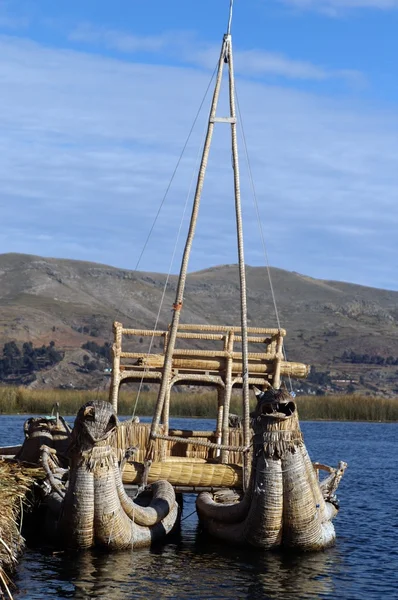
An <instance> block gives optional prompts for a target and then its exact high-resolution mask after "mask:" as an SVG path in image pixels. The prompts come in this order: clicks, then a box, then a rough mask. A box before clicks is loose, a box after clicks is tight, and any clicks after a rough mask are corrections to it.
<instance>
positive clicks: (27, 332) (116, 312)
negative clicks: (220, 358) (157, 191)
mask: <svg viewBox="0 0 398 600" xmlns="http://www.w3.org/2000/svg"><path fill="white" fill-rule="evenodd" d="M271 277H272V282H273V286H274V290H275V295H276V301H277V306H278V310H279V318H280V322H281V326H282V327H284V328H286V329H287V331H288V335H287V338H286V351H287V355H288V358H289V359H290V360H297V361H302V362H306V363H309V364H311V365H313V366H314V367H315V373H319V372H323V373H325V372H329V379H331V380H332V383H333V386H334V387H336V388H339V387H341V388H342V389H346V388H347V386H348V385H351V386H354V387H355V389H361V390H369V391H379V392H380V393H386V394H389V395H390V394H392V393H394V392H397V391H398V384H397V372H398V292H392V291H386V290H380V289H374V288H368V287H363V286H359V285H354V284H349V283H341V282H336V281H323V280H317V279H312V278H310V277H306V276H305V275H301V274H299V273H292V272H288V271H284V270H281V269H276V268H272V269H271ZM165 280H166V276H165V275H162V274H158V273H144V272H132V271H127V270H121V269H117V268H114V267H110V266H107V265H101V264H97V263H89V262H82V261H74V260H61V259H52V258H42V257H39V256H30V255H23V254H2V255H0V347H2V345H3V344H4V343H5V342H7V341H10V340H14V341H16V342H17V343H23V342H25V341H31V342H32V343H33V345H34V346H36V345H41V344H48V343H49V342H50V341H54V342H55V345H56V347H57V348H60V349H63V350H65V352H66V354H65V359H64V361H63V362H64V363H65V364H66V363H68V364H69V366H70V363H71V362H73V361H72V360H71V359H70V360H69V358H68V357H69V356H70V353H73V352H74V351H75V350H76V349H79V348H81V345H82V344H83V343H85V342H87V341H88V340H93V341H95V342H96V343H97V344H100V345H101V344H103V343H104V342H112V322H113V321H114V320H119V321H121V322H122V323H123V324H124V325H125V326H131V327H143V328H152V327H153V326H154V323H155V319H156V314H157V311H158V307H159V303H160V299H161V296H162V293H163V286H164V283H165ZM176 282H177V277H176V276H172V277H171V278H170V281H169V286H168V290H167V293H166V299H165V302H164V306H163V309H162V312H161V315H160V321H159V327H160V328H163V327H166V326H167V324H168V323H169V321H170V315H171V305H172V303H173V301H174V294H175V289H176ZM247 289H248V319H249V325H257V326H269V327H276V323H277V321H276V318H275V311H274V309H273V301H272V297H271V292H270V285H269V282H268V275H267V272H266V269H265V268H262V267H248V268H247ZM182 322H190V323H216V324H239V288H238V269H237V266H236V265H224V266H220V267H215V268H211V269H208V270H204V271H200V272H196V273H192V274H190V275H189V277H188V280H187V286H186V293H185V301H184V312H183V315H182ZM350 353H353V354H350ZM347 356H348V358H347ZM394 362H397V364H394ZM386 363H388V364H386ZM57 369H58V371H60V374H59V375H58V377H57V378H55V379H51V377H50V375H49V374H47V377H46V376H44V377H43V378H42V379H44V380H45V381H44V383H43V382H42V383H43V385H61V384H62V385H66V384H69V383H72V384H73V382H71V381H70V380H71V378H72V379H73V377H74V375H73V370H72V371H71V369H70V368H69V369H66V367H65V369H66V372H67V379H68V381H62V378H63V375H62V369H61V368H60V365H58V366H57ZM98 375H99V374H98V373H97V375H96V376H95V379H96V381H97V380H98ZM65 377H66V375H65ZM79 377H80V380H81V376H79ZM77 379H78V378H77ZM80 380H79V384H78V385H83V384H82V383H81V381H80ZM86 380H87V381H88V379H87V377H86ZM46 381H47V382H48V383H47V384H46ZM90 382H91V380H90ZM350 382H352V383H350ZM91 383H92V382H91ZM325 385H326V384H325Z"/></svg>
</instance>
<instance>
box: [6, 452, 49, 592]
mask: <svg viewBox="0 0 398 600" xmlns="http://www.w3.org/2000/svg"><path fill="white" fill-rule="evenodd" d="M41 474H42V472H41V470H40V469H30V468H28V467H26V466H23V465H21V464H19V463H16V462H11V461H8V460H4V459H0V506H1V516H0V596H1V593H2V591H3V593H4V595H7V597H8V598H11V592H10V589H9V579H8V574H9V573H11V572H12V571H13V569H14V568H15V566H16V564H17V558H18V556H19V554H20V553H21V552H22V550H23V547H24V539H23V537H22V534H21V527H22V517H23V507H24V505H25V506H26V504H27V502H28V501H27V496H28V494H29V492H30V491H31V489H32V487H33V484H34V480H35V477H37V476H39V475H41Z"/></svg>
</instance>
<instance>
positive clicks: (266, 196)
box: [0, 0, 398, 290]
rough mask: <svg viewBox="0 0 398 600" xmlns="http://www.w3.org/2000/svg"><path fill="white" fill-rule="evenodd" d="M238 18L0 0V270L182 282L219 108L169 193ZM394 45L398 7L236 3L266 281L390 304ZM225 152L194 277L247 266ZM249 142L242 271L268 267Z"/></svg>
mask: <svg viewBox="0 0 398 600" xmlns="http://www.w3.org/2000/svg"><path fill="white" fill-rule="evenodd" d="M228 8H229V0H200V2H197V1H194V0H167V1H165V0H145V2H144V1H143V0H112V2H110V0H84V2H82V1H81V0H68V2H54V0H9V1H2V0H0V78H1V87H2V92H1V94H0V127H1V132H2V135H1V136H0V182H1V183H0V186H1V187H0V194H1V195H0V198H1V206H2V213H1V221H0V253H3V252H24V253H25V252H26V253H30V254H38V255H41V256H53V257H60V258H74V259H82V260H91V261H95V262H102V263H106V264H111V265H114V266H117V267H123V268H130V269H134V268H135V267H136V266H137V264H138V266H139V268H140V269H143V270H151V271H164V272H168V271H169V269H170V265H171V264H172V272H177V271H178V269H179V259H180V256H181V250H182V243H183V240H184V237H185V233H186V230H187V224H188V215H189V209H185V206H186V203H187V201H188V203H189V202H190V201H191V200H192V195H193V190H192V182H193V176H194V173H195V169H196V166H197V161H198V150H199V149H200V144H201V143H202V142H203V134H204V128H205V125H206V119H207V113H208V108H209V102H210V95H209V94H207V96H206V99H205V102H204V106H203V108H202V110H201V111H200V114H199V118H198V120H197V122H196V124H195V126H194V128H193V132H192V135H191V137H190V138H189V141H188V143H187V148H186V151H185V152H184V155H183V157H182V160H181V162H180V165H179V168H178V170H177V172H176V175H175V177H174V178H173V180H172V183H171V185H170V187H169V184H170V181H171V179H172V175H173V172H174V170H175V167H176V164H177V161H178V160H179V156H180V154H181V151H182V148H183V146H184V144H185V143H186V140H187V136H188V134H189V131H190V129H191V127H192V124H193V122H194V119H195V116H196V114H197V112H198V108H199V106H200V104H201V102H202V99H203V97H204V95H205V92H206V89H207V87H208V85H209V82H210V79H211V76H212V73H213V70H214V67H215V65H216V63H217V58H218V53H219V47H220V43H221V40H222V34H223V33H224V30H225V28H226V24H227V17H228ZM397 31H398V0H235V8H234V21H233V29H232V33H233V40H234V52H235V67H236V77H237V94H238V100H239V105H240V108H241V112H242V122H243V131H244V134H245V138H246V141H247V147H248V154H249V159H250V165H251V170H252V173H253V178H254V184H255V190H256V196H257V201H258V208H259V213H260V216H261V222H262V227H263V231H264V236H265V241H266V248H267V252H268V257H269V261H270V263H271V265H273V266H276V267H281V268H283V269H288V270H290V271H297V272H300V273H303V274H306V275H310V276H313V277H319V278H323V279H337V280H344V281H350V282H355V283H360V284H364V285H369V286H376V287H383V288H389V289H395V290H398V278H397V275H396V272H397V262H398V261H397V254H398V242H397V227H398V111H397V109H398V78H397V56H398V36H397V35H396V32H397ZM224 102H225V98H224V97H223V98H222V101H221V106H220V112H219V115H220V116H223V115H224V114H225V113H226V109H224ZM228 135H229V128H228V126H226V125H218V126H217V127H216V131H215V135H214V144H213V146H212V151H211V157H210V158H211V160H210V167H209V171H208V176H207V179H206V182H205V186H204V193H203V200H202V207H201V212H200V218H199V224H198V231H197V237H196V239H195V244H194V247H193V252H192V257H191V261H190V270H198V269H202V268H206V267H208V266H212V265H217V264H224V263H235V262H236V261H237V252H236V242H235V229H234V227H235V226H234V212H233V210H234V209H233V185H232V169H231V153H230V148H229V138H228ZM239 141H240V149H241V170H242V173H241V179H242V202H243V214H244V222H245V243H246V247H245V253H246V262H247V263H248V264H250V265H264V263H265V257H264V252H263V248H262V243H261V234H260V231H259V225H258V219H257V216H256V209H255V204H254V202H253V194H252V189H251V185H250V180H249V176H248V168H247V161H246V157H245V153H244V151H243V150H244V146H243V140H242V136H241V137H240V140H239ZM168 187H169V190H168ZM167 190H168V193H167V194H166V191H167ZM159 209H160V210H159ZM184 210H185V216H184ZM156 215H158V218H157V219H156V222H155V223H154V219H155V218H156ZM181 223H182V226H181ZM151 228H152V235H151V236H150V239H149V242H148V243H147V245H146V247H145V251H144V253H143V255H142V258H141V259H140V260H139V258H140V256H141V253H142V250H143V247H144V244H145V241H146V239H147V236H148V234H149V232H150V231H151ZM180 229H181V235H180V238H179V241H177V252H176V256H175V259H174V262H173V263H171V260H172V256H173V252H174V248H175V244H176V240H177V235H178V231H179V230H180ZM138 261H139V262H138Z"/></svg>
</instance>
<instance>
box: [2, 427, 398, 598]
mask: <svg viewBox="0 0 398 600" xmlns="http://www.w3.org/2000/svg"><path fill="white" fill-rule="evenodd" d="M24 419H25V417H19V416H15V417H5V416H0V444H1V445H6V444H12V443H16V442H18V441H22V437H23V436H22V424H23V421H24ZM213 424H214V422H213V421H211V420H195V421H194V424H193V422H192V421H191V420H184V419H175V420H174V421H173V425H174V426H176V427H181V426H185V427H186V428H192V427H194V428H197V429H202V428H203V429H211V428H212V427H213ZM302 429H303V432H304V436H305V442H306V445H307V448H308V450H309V452H310V455H311V457H312V459H313V460H319V461H320V462H326V463H328V464H331V465H336V464H337V462H338V460H340V459H342V460H346V461H347V462H348V464H349V467H348V469H347V471H346V474H345V476H344V478H343V480H342V482H341V484H340V488H339V494H338V495H339V498H340V506H341V509H340V513H339V515H338V516H337V517H336V519H335V526H336V531H337V538H338V539H337V545H336V547H335V548H332V549H330V550H327V551H326V552H321V553H317V554H304V555H294V554H287V553H281V552H276V553H261V552H253V551H248V550H247V549H239V548H232V547H227V546H224V545H222V544H218V543H214V542H213V541H209V540H208V539H207V540H205V539H204V538H202V537H201V535H199V533H198V531H197V518H196V514H195V513H194V514H191V513H193V511H194V508H195V496H193V495H192V496H191V495H186V496H185V497H184V511H183V519H184V520H183V522H182V531H181V535H180V536H179V537H178V538H176V539H174V540H173V541H172V542H170V543H169V544H167V545H164V546H161V547H158V548H156V549H152V550H140V551H135V552H122V553H116V554H106V553H99V552H84V553H73V554H71V553H58V554H53V553H52V552H51V550H49V549H46V548H32V549H28V550H26V552H25V554H24V556H23V558H22V559H21V562H20V565H19V567H18V571H17V576H16V584H17V586H18V590H17V591H16V592H15V594H14V598H15V600H17V599H22V598H23V599H25V600H33V599H35V600H36V599H37V600H39V599H40V600H47V599H50V598H76V599H79V600H89V599H103V600H105V599H106V600H119V599H120V600H121V599H123V600H125V599H126V600H127V599H130V598H148V599H151V598H161V599H163V598H168V599H171V598H173V599H192V600H194V599H206V600H207V599H208V598H211V599H214V600H217V599H221V598H223V599H224V598H228V599H231V600H232V599H238V598H239V599H240V598H245V599H248V600H249V599H250V600H252V599H253V600H257V599H268V598H269V599H278V600H279V599H286V600H291V599H293V598H294V599H295V600H301V599H305V598H307V599H309V598H330V599H333V600H335V599H336V598H339V599H341V600H343V599H344V600H345V599H350V600H352V599H358V600H359V599H365V600H372V599H375V600H376V599H377V600H379V599H380V598H383V599H384V600H388V599H393V598H394V599H397V598H398V517H397V513H398V463H397V458H396V457H397V456H398V424H382V423H380V424H379V423H318V422H316V423H315V422H314V423H302Z"/></svg>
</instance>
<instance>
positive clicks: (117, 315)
mask: <svg viewBox="0 0 398 600" xmlns="http://www.w3.org/2000/svg"><path fill="white" fill-rule="evenodd" d="M216 69H217V66H216V67H215V68H214V70H213V73H212V75H211V77H210V80H209V83H208V84H207V87H206V91H205V93H204V95H203V98H202V101H201V103H200V105H199V108H198V110H197V112H196V115H195V118H194V120H193V123H192V125H191V128H190V130H189V132H188V135H187V138H186V140H185V143H184V145H183V147H182V150H181V152H180V155H179V157H178V160H177V163H176V165H175V167H174V170H173V173H172V175H171V178H170V181H169V183H168V185H167V187H166V191H165V193H164V195H163V198H162V201H161V202H160V205H159V207H158V210H157V213H156V215H155V218H154V220H153V223H152V225H151V227H150V230H149V233H148V235H147V237H146V240H145V242H144V245H143V247H142V250H141V252H140V255H139V257H138V260H137V262H136V265H135V267H134V269H133V271H132V273H135V272H136V271H138V267H139V266H140V263H141V260H142V257H143V255H144V253H145V250H146V248H147V246H148V243H149V240H150V238H151V235H152V233H153V230H154V228H155V225H156V223H157V220H158V218H159V215H160V213H161V210H162V208H163V205H164V203H165V201H166V198H167V196H168V193H169V191H170V188H171V185H172V183H173V181H174V178H175V176H176V173H177V170H178V168H179V166H180V163H181V160H182V157H183V155H184V152H185V150H186V148H187V146H188V143H189V140H190V139H191V135H192V132H193V130H194V128H195V125H196V123H197V120H198V118H199V114H200V112H201V110H202V107H203V104H204V102H205V100H206V96H207V94H208V91H209V89H210V86H211V84H212V81H213V79H214V75H215V73H216ZM169 275H170V273H169ZM127 292H128V290H127V289H126V291H125V292H124V294H123V295H122V297H121V299H120V302H119V307H118V309H117V311H116V315H115V319H114V320H115V321H117V320H118V318H119V315H120V314H121V313H122V306H123V303H124V301H125V298H126V295H127ZM126 317H128V315H126ZM152 343H153V339H152V340H151V346H152ZM149 351H150V350H149ZM149 351H148V352H149ZM103 382H104V388H105V378H104V379H103ZM141 385H142V382H141V384H140V388H141ZM100 388H101V383H99V384H98V386H97V399H98V396H99V392H100ZM136 404H137V402H136ZM134 410H135V409H134Z"/></svg>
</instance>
